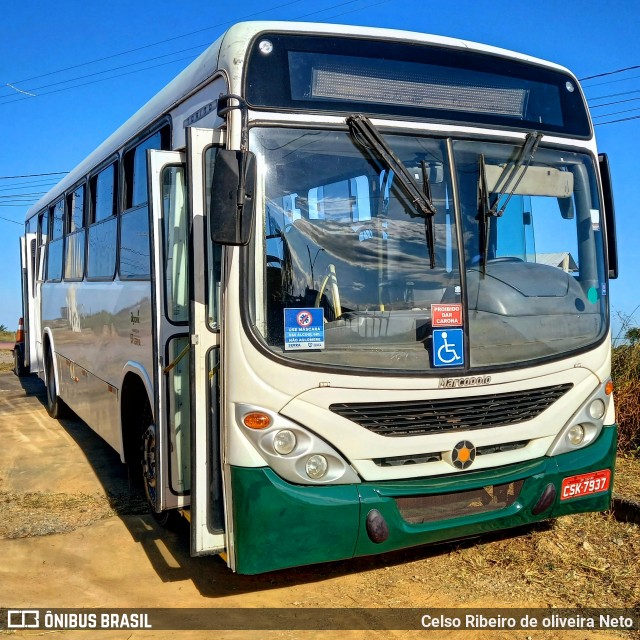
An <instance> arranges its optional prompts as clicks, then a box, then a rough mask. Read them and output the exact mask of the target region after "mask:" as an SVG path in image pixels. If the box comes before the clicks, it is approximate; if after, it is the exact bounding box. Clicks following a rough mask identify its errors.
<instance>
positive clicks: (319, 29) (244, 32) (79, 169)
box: [27, 21, 575, 219]
mask: <svg viewBox="0 0 640 640" xmlns="http://www.w3.org/2000/svg"><path fill="white" fill-rule="evenodd" d="M263 31H270V32H278V31H279V32H291V33H307V34H327V35H332V34H333V35H340V36H353V37H368V38H379V39H387V40H397V41H402V42H418V43H424V44H432V45H439V46H442V47H451V48H456V49H471V50H474V51H478V52H482V53H486V54H488V55H495V56H499V57H504V58H511V59H517V60H521V61H523V62H528V63H530V64H535V65H539V66H544V67H547V68H553V69H557V70H559V71H562V72H563V73H566V74H569V75H570V76H571V77H574V78H575V76H574V75H573V74H572V73H571V72H570V71H569V70H568V69H566V68H565V67H562V66H560V65H557V64H554V63H551V62H548V61H546V60H541V59H539V58H534V57H531V56H527V55H524V54H521V53H517V52H513V51H509V50H506V49H501V48H498V47H493V46H489V45H485V44H480V43H476V42H470V41H467V40H461V39H457V38H450V37H445V36H437V35H429V34H424V33H418V32H413V31H401V30H396V29H384V28H377V27H356V26H351V25H338V24H323V23H311V22H285V21H252V22H239V23H237V24H235V25H233V26H232V27H230V28H229V29H228V30H227V31H226V32H225V33H223V34H222V35H221V36H220V37H219V38H218V39H217V40H216V41H215V42H214V43H213V44H211V46H209V47H208V48H207V49H206V50H205V51H204V52H203V53H202V54H200V56H198V58H196V59H195V60H194V61H193V62H192V63H191V64H189V66H187V67H186V68H185V69H184V70H183V71H182V72H181V73H180V74H178V75H177V76H176V77H175V78H174V79H173V80H172V81H171V82H169V84H167V85H166V86H165V87H164V88H163V89H162V90H160V91H159V92H158V93H157V94H156V95H155V96H154V97H153V98H151V100H149V102H147V103H146V104H145V105H144V106H142V107H141V108H140V109H139V110H138V111H137V112H136V113H135V114H134V115H133V116H131V118H129V119H128V120H127V121H126V122H125V123H124V124H123V125H122V126H120V127H119V128H118V129H117V130H116V131H115V132H114V133H113V134H111V135H110V136H109V137H108V138H107V139H106V140H105V141H104V142H103V143H102V144H101V145H100V146H98V147H97V148H96V149H95V150H94V151H93V152H92V153H91V154H90V155H89V156H87V157H86V158H85V159H84V160H83V161H82V162H81V163H80V164H79V165H78V166H76V167H75V168H74V169H73V170H72V171H71V172H70V173H69V174H68V175H67V176H65V177H64V178H63V179H62V180H61V181H60V182H59V183H58V184H57V185H56V186H55V187H53V188H52V189H51V190H50V191H49V192H47V193H46V194H45V195H44V196H43V197H42V198H40V200H38V202H37V203H35V204H34V205H33V206H31V207H30V208H29V210H28V212H27V219H29V218H31V217H32V216H34V215H35V214H36V213H38V212H39V211H40V210H42V208H43V207H45V206H46V205H48V204H50V203H52V202H53V201H54V200H55V199H57V198H59V197H60V196H61V195H62V194H63V193H64V192H65V191H67V190H68V189H69V188H70V187H73V186H74V185H75V184H76V183H77V182H78V181H80V180H81V179H82V178H83V177H84V176H86V175H87V174H88V173H89V172H90V171H92V170H93V169H94V168H95V167H96V166H98V165H99V164H100V163H102V162H103V161H105V160H107V159H108V158H109V157H110V156H112V155H113V154H114V153H115V152H116V151H118V150H119V149H121V148H122V147H123V146H125V145H126V144H127V143H128V142H129V141H130V140H132V139H133V138H135V137H136V136H137V135H138V134H139V133H140V132H141V131H143V130H144V129H145V128H147V127H148V126H150V125H151V124H152V123H153V122H154V121H156V120H157V119H158V118H160V117H161V116H162V115H163V114H166V113H168V112H169V111H171V109H172V108H174V107H175V106H176V105H178V104H179V103H180V102H182V101H183V100H185V99H186V98H187V97H188V96H189V95H191V94H192V93H194V92H195V91H197V90H198V89H199V88H200V87H201V86H203V85H204V84H205V83H206V82H207V81H208V80H209V79H210V78H211V77H212V76H213V75H214V74H215V73H216V71H217V70H218V69H224V70H226V71H227V73H228V75H229V80H230V84H231V87H230V90H231V92H232V93H237V92H238V91H239V90H240V87H237V86H234V84H235V82H234V80H235V81H237V80H239V79H241V71H242V65H238V63H237V60H238V57H237V53H238V50H241V51H243V52H246V50H247V47H248V46H249V43H250V42H251V40H252V39H253V38H254V37H255V36H256V35H257V34H259V33H261V32H263ZM243 59H244V58H243Z"/></svg>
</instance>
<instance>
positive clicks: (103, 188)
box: [87, 162, 118, 280]
mask: <svg viewBox="0 0 640 640" xmlns="http://www.w3.org/2000/svg"><path fill="white" fill-rule="evenodd" d="M117 185H118V163H117V162H113V163H112V164H110V165H109V166H108V167H106V168H104V169H103V170H102V171H101V172H100V173H98V174H97V175H95V176H93V177H92V178H91V179H90V181H89V192H90V194H91V197H90V200H89V214H88V222H89V228H88V231H87V234H88V241H87V278H88V279H91V280H112V279H113V276H114V275H115V271H116V245H117V236H118V234H117V231H118V227H117V224H118V219H117V217H116V213H117V193H118V189H117Z"/></svg>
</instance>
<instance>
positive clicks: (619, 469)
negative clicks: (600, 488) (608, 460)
mask: <svg viewBox="0 0 640 640" xmlns="http://www.w3.org/2000/svg"><path fill="white" fill-rule="evenodd" d="M613 490H614V491H615V493H617V494H618V495H620V496H622V497H623V498H628V499H630V500H635V501H636V502H638V501H640V458H636V457H634V456H630V455H619V456H618V458H617V460H616V474H615V482H614V486H613Z"/></svg>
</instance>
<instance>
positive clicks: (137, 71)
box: [0, 56, 193, 106]
mask: <svg viewBox="0 0 640 640" xmlns="http://www.w3.org/2000/svg"><path fill="white" fill-rule="evenodd" d="M184 60H193V57H192V56H189V57H186V58H178V59H176V60H171V61H170V62H161V63H160V64H155V65H151V66H150V67H144V68H142V69H134V70H133V71H127V72H126V73H119V74H117V75H115V76H109V77H108V78H99V79H98V80H89V82H82V83H80V84H74V85H73V86H72V87H63V88H62V89H54V90H53V91H45V92H44V93H40V94H38V96H36V97H38V98H39V97H40V96H49V95H51V94H52V93H60V92H62V91H70V90H71V89H78V88H79V87H86V86H87V85H90V84H96V83H98V82H106V81H107V80H115V79H116V78H122V77H124V76H130V75H132V74H134V73H140V72H141V71H149V70H150V69H157V68H158V67H165V66H167V65H168V64H173V63H175V62H183V61H184ZM3 97H4V96H3ZM22 100H33V98H32V97H29V96H25V97H23V98H15V99H13V100H6V101H5V102H0V106H3V105H5V104H11V103H12V102H21V101H22Z"/></svg>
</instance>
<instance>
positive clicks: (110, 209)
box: [91, 162, 118, 223]
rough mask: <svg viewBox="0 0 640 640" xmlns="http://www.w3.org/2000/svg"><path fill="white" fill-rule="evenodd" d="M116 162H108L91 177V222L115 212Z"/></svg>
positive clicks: (112, 214)
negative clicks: (108, 163) (105, 166)
mask: <svg viewBox="0 0 640 640" xmlns="http://www.w3.org/2000/svg"><path fill="white" fill-rule="evenodd" d="M116 167H117V163H115V162H114V163H113V164H110V165H109V166H108V167H107V168H106V169H103V170H102V171H101V172H100V173H99V174H98V175H97V176H94V177H93V178H91V211H92V219H91V223H94V222H100V221H101V220H105V219H106V218H110V217H111V216H114V215H115V214H116V210H117V209H116V193H117V188H116V186H117V184H118V181H117V176H118V172H117V171H116Z"/></svg>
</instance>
